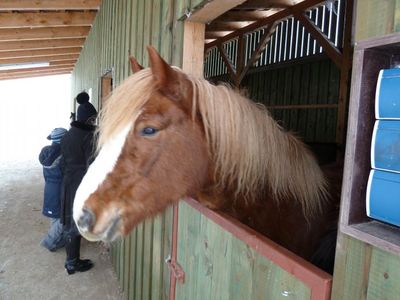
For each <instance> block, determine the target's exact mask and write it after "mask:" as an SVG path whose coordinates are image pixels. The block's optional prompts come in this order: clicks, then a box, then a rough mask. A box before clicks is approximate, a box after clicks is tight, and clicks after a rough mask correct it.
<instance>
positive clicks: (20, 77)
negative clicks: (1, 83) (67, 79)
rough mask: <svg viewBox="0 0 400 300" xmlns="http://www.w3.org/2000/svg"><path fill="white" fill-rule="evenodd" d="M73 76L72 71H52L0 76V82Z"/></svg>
mask: <svg viewBox="0 0 400 300" xmlns="http://www.w3.org/2000/svg"><path fill="white" fill-rule="evenodd" d="M67 74H71V71H65V70H60V71H50V72H41V73H37V74H36V73H35V74H17V75H7V76H5V77H1V76H0V80H13V79H23V78H34V77H44V76H56V75H67Z"/></svg>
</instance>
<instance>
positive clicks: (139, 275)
mask: <svg viewBox="0 0 400 300" xmlns="http://www.w3.org/2000/svg"><path fill="white" fill-rule="evenodd" d="M136 228H137V229H136V230H137V240H136V245H137V246H136V251H135V255H136V269H135V270H134V271H135V287H134V289H135V299H137V300H141V299H143V280H147V278H143V268H144V266H143V256H144V255H145V253H144V223H140V224H139V225H137V227H136Z"/></svg>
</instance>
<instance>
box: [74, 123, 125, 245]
mask: <svg viewBox="0 0 400 300" xmlns="http://www.w3.org/2000/svg"><path fill="white" fill-rule="evenodd" d="M131 127H132V125H129V126H127V127H125V128H124V129H123V130H121V132H120V133H119V134H117V135H116V136H115V138H114V139H112V140H110V141H109V142H108V143H106V144H105V145H104V146H103V147H102V148H101V150H100V152H99V154H98V156H97V157H96V159H95V161H94V162H93V163H92V164H91V165H90V167H89V169H88V171H87V173H86V175H85V177H84V178H83V179H82V182H81V184H80V185H79V188H78V190H77V191H76V195H75V200H74V209H73V217H74V220H75V223H76V224H77V227H78V229H79V231H80V233H81V234H82V235H83V236H84V237H85V238H86V239H88V240H91V241H95V240H100V239H102V238H103V236H102V235H100V236H97V235H94V234H91V233H89V230H88V228H87V227H85V226H79V222H78V220H79V219H80V218H81V216H82V215H83V208H84V206H85V201H86V200H87V199H88V198H89V196H90V195H91V194H92V193H94V192H95V191H96V190H97V188H98V186H99V185H100V184H101V183H102V182H103V181H104V180H105V178H106V176H107V174H108V173H110V172H112V171H113V169H114V166H115V163H116V162H117V160H118V157H119V155H120V154H121V151H122V148H123V146H124V144H125V140H126V137H127V135H128V133H129V131H130V130H131ZM103 234H104V235H106V234H107V231H105V232H104V233H103Z"/></svg>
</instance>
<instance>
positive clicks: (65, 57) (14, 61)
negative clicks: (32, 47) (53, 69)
mask: <svg viewBox="0 0 400 300" xmlns="http://www.w3.org/2000/svg"><path fill="white" fill-rule="evenodd" d="M78 57H79V54H67V55H55V56H35V57H18V58H6V59H4V58H0V64H20V63H29V62H51V61H65V60H66V61H71V60H74V61H76V60H77V59H78Z"/></svg>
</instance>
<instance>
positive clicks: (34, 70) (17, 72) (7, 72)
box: [0, 65, 74, 77]
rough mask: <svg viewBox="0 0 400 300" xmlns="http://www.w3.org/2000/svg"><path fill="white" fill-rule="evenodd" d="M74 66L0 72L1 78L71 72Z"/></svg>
mask: <svg viewBox="0 0 400 300" xmlns="http://www.w3.org/2000/svg"><path fill="white" fill-rule="evenodd" d="M73 67H74V66H73V65H67V66H55V67H39V68H26V69H17V70H6V71H0V77H1V76H3V75H16V74H35V73H40V72H48V71H59V70H63V71H67V70H68V71H69V70H72V68H73Z"/></svg>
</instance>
